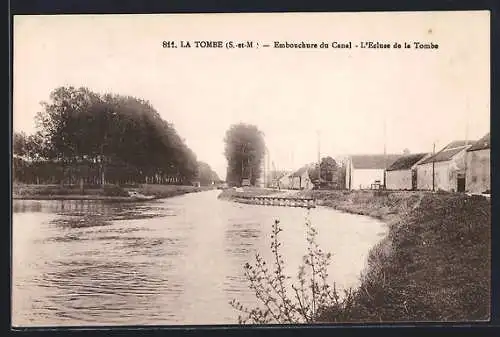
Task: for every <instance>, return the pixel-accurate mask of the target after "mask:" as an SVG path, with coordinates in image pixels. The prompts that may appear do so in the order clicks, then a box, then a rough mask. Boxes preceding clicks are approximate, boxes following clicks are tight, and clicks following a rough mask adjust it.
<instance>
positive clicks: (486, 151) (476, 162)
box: [465, 133, 491, 193]
mask: <svg viewBox="0 0 500 337" xmlns="http://www.w3.org/2000/svg"><path fill="white" fill-rule="evenodd" d="M465 156H466V167H465V172H466V173H465V191H466V192H471V193H484V192H487V193H489V192H490V190H491V176H490V166H491V164H490V133H487V134H486V135H485V136H484V137H482V138H481V139H480V140H478V141H477V142H475V143H474V144H472V146H471V147H470V148H468V149H467V151H466V154H465Z"/></svg>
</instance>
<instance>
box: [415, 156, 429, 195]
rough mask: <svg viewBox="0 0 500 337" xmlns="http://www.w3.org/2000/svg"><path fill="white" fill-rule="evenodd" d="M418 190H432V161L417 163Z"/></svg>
mask: <svg viewBox="0 0 500 337" xmlns="http://www.w3.org/2000/svg"><path fill="white" fill-rule="evenodd" d="M417 190H428V191H431V190H432V163H427V164H422V165H417Z"/></svg>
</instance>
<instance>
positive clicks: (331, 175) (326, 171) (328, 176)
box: [308, 156, 340, 182]
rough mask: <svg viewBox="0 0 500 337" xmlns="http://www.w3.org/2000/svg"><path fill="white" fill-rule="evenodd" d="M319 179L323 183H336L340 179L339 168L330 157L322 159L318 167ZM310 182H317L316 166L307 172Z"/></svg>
mask: <svg viewBox="0 0 500 337" xmlns="http://www.w3.org/2000/svg"><path fill="white" fill-rule="evenodd" d="M319 169H320V177H321V181H323V182H334V181H335V182H336V181H338V179H339V178H340V174H339V172H340V167H339V166H338V165H337V162H336V161H335V159H333V158H332V157H330V156H328V157H323V158H321V162H320V165H319ZM308 174H309V177H310V179H311V180H313V181H316V180H318V164H316V165H314V166H312V167H310V168H309V170H308Z"/></svg>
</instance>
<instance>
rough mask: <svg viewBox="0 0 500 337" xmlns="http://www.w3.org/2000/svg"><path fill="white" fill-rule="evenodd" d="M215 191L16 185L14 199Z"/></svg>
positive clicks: (111, 197) (161, 195) (160, 195)
mask: <svg viewBox="0 0 500 337" xmlns="http://www.w3.org/2000/svg"><path fill="white" fill-rule="evenodd" d="M210 189H213V187H212V186H206V187H194V186H181V185H152V184H143V185H137V186H132V187H119V186H115V185H106V186H104V187H101V186H84V190H83V193H82V191H81V189H80V186H77V185H72V186H61V185H25V184H14V185H13V186H12V194H13V198H14V199H36V200H116V201H126V200H130V198H129V197H128V192H129V191H137V192H139V193H141V194H144V195H150V196H154V197H155V198H156V199H161V198H170V197H174V196H177V195H182V194H186V193H193V192H200V191H205V190H210Z"/></svg>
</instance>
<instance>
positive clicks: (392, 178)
mask: <svg viewBox="0 0 500 337" xmlns="http://www.w3.org/2000/svg"><path fill="white" fill-rule="evenodd" d="M386 188H387V189H389V190H411V189H412V186H411V170H397V171H387V173H386Z"/></svg>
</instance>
